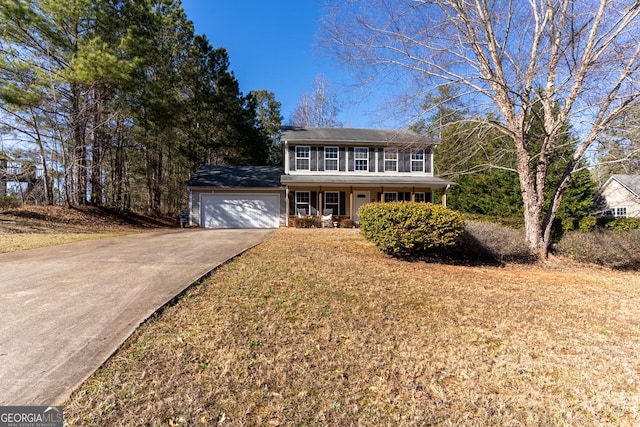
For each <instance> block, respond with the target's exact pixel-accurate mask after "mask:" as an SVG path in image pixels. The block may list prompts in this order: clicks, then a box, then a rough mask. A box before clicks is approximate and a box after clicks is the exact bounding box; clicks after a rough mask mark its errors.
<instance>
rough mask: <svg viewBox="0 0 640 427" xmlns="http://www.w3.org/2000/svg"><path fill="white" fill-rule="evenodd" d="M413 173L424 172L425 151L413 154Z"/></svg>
mask: <svg viewBox="0 0 640 427" xmlns="http://www.w3.org/2000/svg"><path fill="white" fill-rule="evenodd" d="M411 172H424V150H418V151H414V152H412V153H411Z"/></svg>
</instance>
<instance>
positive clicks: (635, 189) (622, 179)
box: [602, 175, 640, 197]
mask: <svg viewBox="0 0 640 427" xmlns="http://www.w3.org/2000/svg"><path fill="white" fill-rule="evenodd" d="M614 179H615V180H616V181H618V182H619V183H620V184H621V185H622V186H624V187H625V188H626V189H627V190H629V191H630V192H632V193H633V194H634V195H635V196H636V197H640V175H611V177H610V178H609V179H608V180H607V182H605V183H604V185H603V186H602V187H603V188H604V187H606V186H607V185H608V184H609V182H611V180H614Z"/></svg>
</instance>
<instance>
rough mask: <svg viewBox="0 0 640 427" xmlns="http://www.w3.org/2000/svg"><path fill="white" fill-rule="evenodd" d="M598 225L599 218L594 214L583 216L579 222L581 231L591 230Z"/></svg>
mask: <svg viewBox="0 0 640 427" xmlns="http://www.w3.org/2000/svg"><path fill="white" fill-rule="evenodd" d="M596 225H598V218H596V217H594V216H588V217H586V218H582V219H581V220H580V221H579V222H578V230H580V231H591V230H593V229H594V228H596Z"/></svg>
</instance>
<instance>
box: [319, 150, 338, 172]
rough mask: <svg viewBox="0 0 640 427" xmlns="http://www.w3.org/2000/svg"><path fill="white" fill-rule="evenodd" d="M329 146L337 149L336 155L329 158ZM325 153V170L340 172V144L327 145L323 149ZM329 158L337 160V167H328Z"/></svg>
mask: <svg viewBox="0 0 640 427" xmlns="http://www.w3.org/2000/svg"><path fill="white" fill-rule="evenodd" d="M327 148H334V149H335V150H336V157H335V159H334V158H330V159H327ZM323 153H324V171H325V172H339V171H340V147H338V146H333V145H332V146H326V147H324V150H323ZM327 160H335V161H336V168H335V169H327Z"/></svg>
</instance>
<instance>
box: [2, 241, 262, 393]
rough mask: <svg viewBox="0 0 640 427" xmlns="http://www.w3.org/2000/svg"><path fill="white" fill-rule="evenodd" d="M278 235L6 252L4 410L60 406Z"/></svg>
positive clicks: (88, 243) (95, 243)
mask: <svg viewBox="0 0 640 427" xmlns="http://www.w3.org/2000/svg"><path fill="white" fill-rule="evenodd" d="M272 232H273V230H202V229H188V230H171V231H163V232H152V233H144V234H135V235H129V236H123V237H116V238H109V239H102V240H93V241H85V242H79V243H72V244H67V245H61V246H53V247H48V248H40V249H34V250H28V251H19V252H12V253H7V254H0V405H54V404H60V403H62V402H63V401H64V400H65V399H66V398H67V397H68V396H69V394H70V393H71V392H72V391H73V389H75V388H76V387H77V386H78V385H80V384H81V383H82V382H83V381H84V380H85V379H86V378H87V377H88V376H89V375H91V374H92V373H93V372H94V371H95V370H96V369H97V368H99V367H100V365H102V363H104V362H105V361H106V360H107V359H108V358H109V356H111V354H113V353H114V352H115V351H116V350H117V349H118V347H119V346H120V345H121V344H122V343H123V342H124V341H125V340H126V339H127V337H129V336H130V335H131V334H132V333H133V332H134V331H135V330H136V328H137V327H138V326H139V325H140V324H141V323H142V322H143V321H144V320H145V319H147V318H148V317H149V316H151V315H152V314H153V313H154V312H155V311H156V310H158V309H159V308H160V307H162V306H163V305H165V304H166V303H167V302H169V301H170V300H171V299H173V298H174V297H175V296H176V295H178V294H180V292H182V291H184V290H185V289H186V288H188V287H189V286H190V285H191V284H192V283H194V282H195V281H197V280H199V279H201V278H202V277H204V276H206V275H207V274H208V273H210V272H211V271H212V270H214V269H215V268H216V267H218V266H219V265H220V264H222V263H224V262H225V261H227V260H229V259H231V258H233V257H234V256H236V255H238V254H240V253H242V252H244V251H245V250H247V249H249V248H251V247H253V246H255V245H257V244H259V243H260V242H262V241H263V240H265V239H266V238H267V237H268V236H269V235H270V234H271V233H272Z"/></svg>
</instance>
